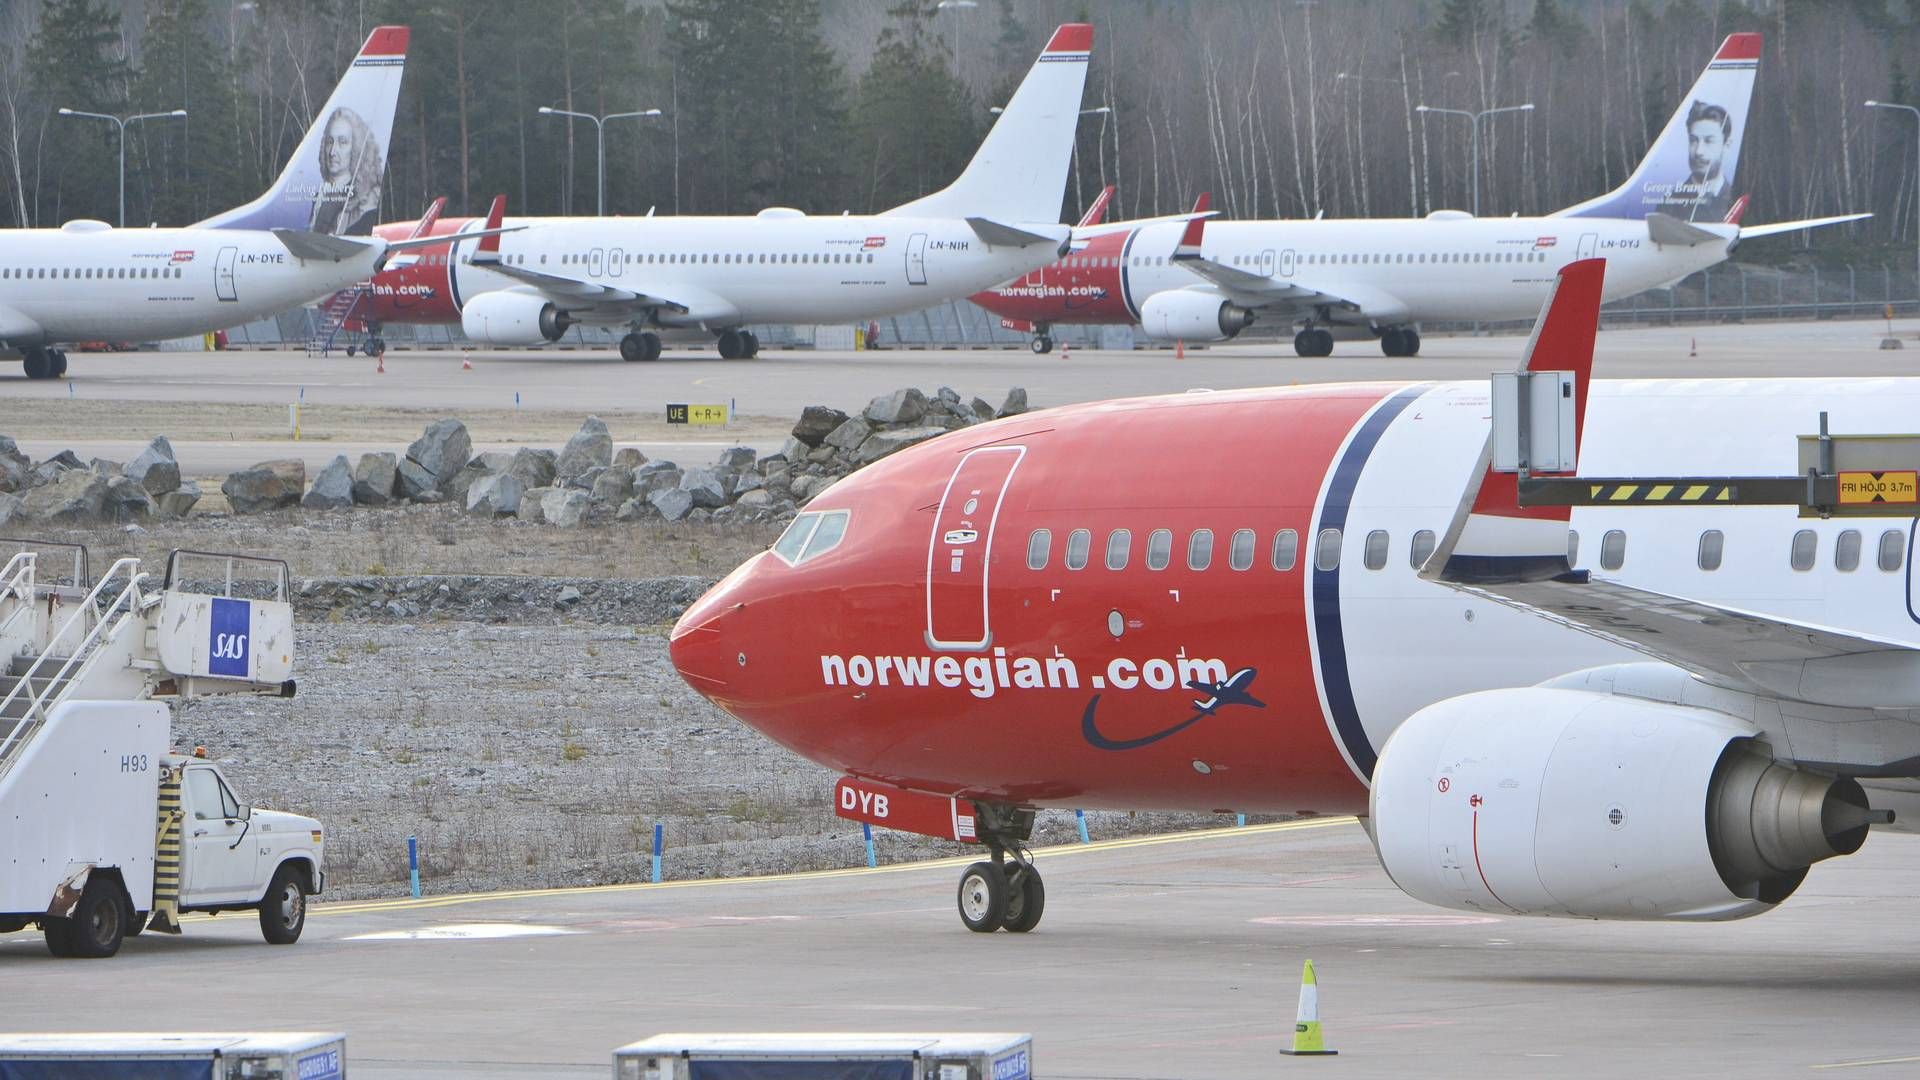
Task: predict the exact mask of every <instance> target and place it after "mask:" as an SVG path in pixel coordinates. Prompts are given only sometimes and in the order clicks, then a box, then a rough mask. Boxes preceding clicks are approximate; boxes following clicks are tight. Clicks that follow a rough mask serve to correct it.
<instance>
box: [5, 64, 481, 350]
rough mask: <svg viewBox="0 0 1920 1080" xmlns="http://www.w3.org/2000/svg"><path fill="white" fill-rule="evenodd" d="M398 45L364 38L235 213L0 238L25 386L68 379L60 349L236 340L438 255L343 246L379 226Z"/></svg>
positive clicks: (374, 244)
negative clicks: (251, 327) (210, 336)
mask: <svg viewBox="0 0 1920 1080" xmlns="http://www.w3.org/2000/svg"><path fill="white" fill-rule="evenodd" d="M407 38H408V31H407V28H406V27H404V26H383V27H380V28H378V29H376V30H374V31H373V33H372V34H370V35H368V36H367V41H366V44H364V45H362V46H361V47H360V53H359V55H357V56H356V57H354V60H353V64H352V66H351V67H349V68H348V69H347V72H346V74H345V75H343V76H341V78H340V84H339V85H338V86H337V87H335V88H334V92H333V96H332V97H330V98H328V99H327V103H326V105H325V106H324V107H323V108H322V109H321V111H320V114H319V117H318V118H317V119H316V120H315V122H314V125H313V127H312V128H311V129H309V130H308V131H307V134H306V137H305V138H304V139H302V140H301V142H300V146H299V149H297V150H296V151H295V152H294V155H293V160H292V161H290V162H288V164H287V167H286V169H285V171H283V172H282V173H281V174H280V178H279V179H278V180H276V181H275V182H274V185H273V186H272V187H271V188H269V189H268V190H267V191H266V193H265V194H263V195H261V196H260V197H259V198H258V199H255V200H254V201H252V202H250V203H248V204H247V205H245V206H242V207H239V208H237V209H234V210H229V211H227V212H226V213H223V214H219V215H217V216H215V217H212V218H208V219H207V220H206V221H202V222H200V223H199V224H197V225H194V226H191V227H189V228H184V229H157V228H156V229H115V228H113V227H112V226H110V225H108V224H107V223H106V222H104V221H69V222H67V223H66V224H65V225H63V226H61V227H60V228H58V229H12V230H7V231H4V232H0V346H4V347H6V348H7V349H8V350H11V351H18V352H19V353H21V354H22V358H23V359H24V361H25V365H26V372H27V377H28V378H30V379H51V378H57V377H59V376H60V375H63V374H65V373H66V370H67V356H66V352H65V351H64V350H62V349H58V348H54V347H53V346H55V345H57V344H59V343H62V342H73V341H95V340H108V341H145V340H153V339H156V338H170V337H184V336H189V335H193V334H202V333H207V332H209V331H213V330H220V329H223V328H226V327H229V326H237V325H239V324H241V323H244V322H248V321H250V320H253V319H260V318H265V317H267V316H270V315H273V314H274V313H276V312H281V311H285V310H287V309H288V308H292V307H298V306H299V305H301V304H304V303H306V302H307V301H309V300H312V299H313V298H315V297H317V296H324V295H326V294H327V293H329V292H332V291H333V290H335V289H338V288H340V287H341V286H342V285H346V284H350V283H352V282H355V281H359V280H361V279H363V278H365V277H366V276H367V275H368V274H370V273H372V272H373V271H375V270H377V269H378V268H379V266H380V264H381V262H382V261H383V260H384V259H385V257H386V255H387V254H388V253H389V252H390V251H392V250H394V249H396V248H401V247H407V246H418V245H422V244H427V243H433V242H435V241H431V240H421V241H418V242H417V244H413V245H409V244H408V243H407V242H406V241H397V242H393V243H389V242H387V241H384V240H380V239H376V238H371V237H368V238H366V239H353V240H350V239H346V236H347V235H348V234H353V233H358V234H365V233H368V232H369V231H370V230H371V229H372V226H373V223H374V221H375V220H376V217H377V215H378V212H379V208H380V192H381V177H382V175H383V174H384V173H385V171H386V152H387V148H388V147H389V146H390V145H391V136H392V133H393V112H394V106H395V104H396V102H397V101H398V100H399V96H400V78H401V75H402V73H403V71H404V69H405V65H406V57H407ZM438 242H440V243H444V242H445V238H441V239H440V240H439V241H438Z"/></svg>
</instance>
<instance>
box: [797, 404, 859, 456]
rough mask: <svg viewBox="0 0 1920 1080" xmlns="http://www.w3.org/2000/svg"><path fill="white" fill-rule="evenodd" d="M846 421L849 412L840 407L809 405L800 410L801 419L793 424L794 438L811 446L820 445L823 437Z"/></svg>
mask: <svg viewBox="0 0 1920 1080" xmlns="http://www.w3.org/2000/svg"><path fill="white" fill-rule="evenodd" d="M846 422H847V414H846V413H843V412H841V411H840V410H839V409H829V408H827V407H826V406H825V405H809V406H807V407H806V408H804V409H802V410H800V420H799V422H798V423H796V424H794V425H793V438H794V439H795V441H797V442H800V443H803V444H805V445H807V446H810V447H811V446H819V445H820V440H821V439H824V438H826V437H827V435H828V434H829V433H830V432H832V431H833V429H834V428H837V427H839V426H840V425H841V424H844V423H846Z"/></svg>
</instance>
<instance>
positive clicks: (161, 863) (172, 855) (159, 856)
mask: <svg viewBox="0 0 1920 1080" xmlns="http://www.w3.org/2000/svg"><path fill="white" fill-rule="evenodd" d="M180 774H181V770H180V769H165V770H163V771H162V772H161V774H160V805H159V822H158V824H157V826H156V830H155V834H154V841H153V850H154V859H153V919H152V921H151V922H149V923H148V924H147V929H149V930H158V931H160V932H162V933H167V934H177V933H179V932H180V822H181V818H182V814H181V810H180Z"/></svg>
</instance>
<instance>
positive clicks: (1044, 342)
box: [1027, 323, 1053, 356]
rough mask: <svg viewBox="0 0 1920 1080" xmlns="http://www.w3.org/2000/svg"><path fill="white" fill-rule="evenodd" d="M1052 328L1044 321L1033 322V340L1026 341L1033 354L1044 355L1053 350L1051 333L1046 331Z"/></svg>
mask: <svg viewBox="0 0 1920 1080" xmlns="http://www.w3.org/2000/svg"><path fill="white" fill-rule="evenodd" d="M1052 329H1053V327H1051V326H1048V325H1046V324H1045V323H1035V324H1034V326H1033V340H1032V341H1030V342H1028V343H1027V347H1028V348H1030V349H1032V350H1033V354H1034V355H1035V356H1045V355H1047V354H1048V353H1050V352H1052V351H1053V335H1052V334H1050V333H1048V331H1050V330H1052Z"/></svg>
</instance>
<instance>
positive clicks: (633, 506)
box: [613, 498, 653, 521]
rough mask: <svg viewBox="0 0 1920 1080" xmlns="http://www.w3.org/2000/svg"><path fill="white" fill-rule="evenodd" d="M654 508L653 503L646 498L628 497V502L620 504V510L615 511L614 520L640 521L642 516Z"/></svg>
mask: <svg viewBox="0 0 1920 1080" xmlns="http://www.w3.org/2000/svg"><path fill="white" fill-rule="evenodd" d="M652 509H653V506H652V504H650V503H648V502H647V500H645V499H641V498H633V499H628V500H627V501H626V502H623V503H621V504H620V509H619V510H616V511H614V515H613V520H615V521H639V520H640V519H641V518H644V517H646V516H647V514H648V512H649V511H651V510H652Z"/></svg>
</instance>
